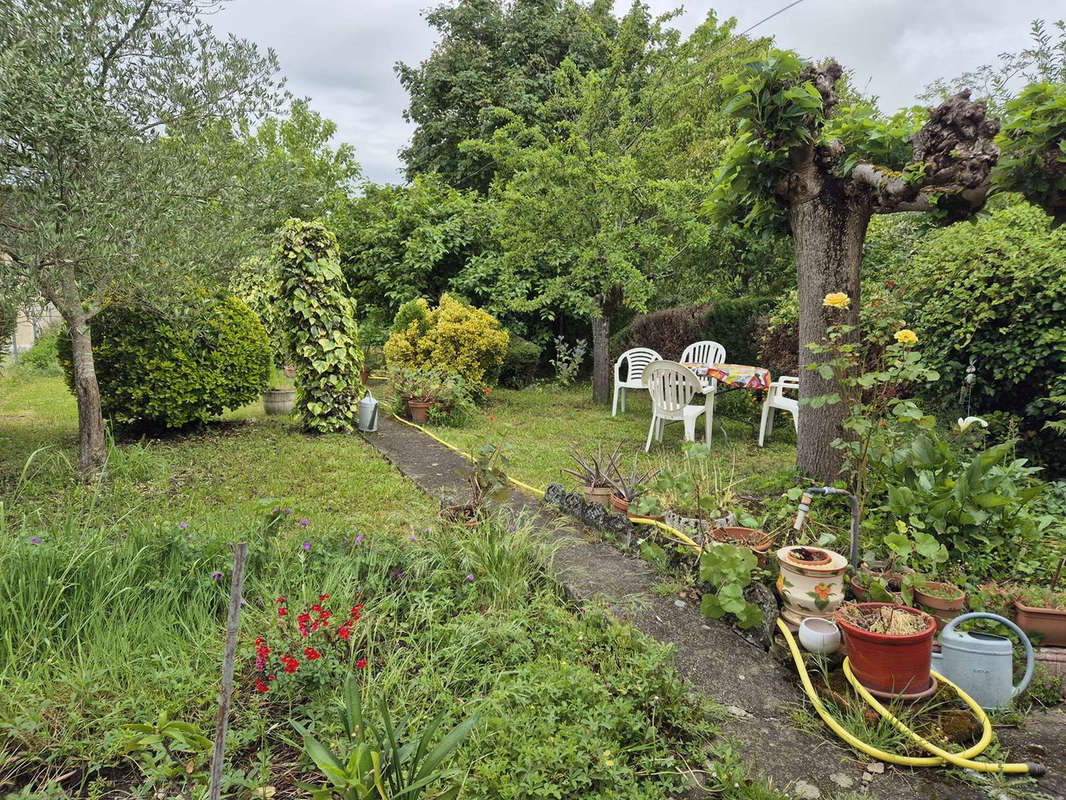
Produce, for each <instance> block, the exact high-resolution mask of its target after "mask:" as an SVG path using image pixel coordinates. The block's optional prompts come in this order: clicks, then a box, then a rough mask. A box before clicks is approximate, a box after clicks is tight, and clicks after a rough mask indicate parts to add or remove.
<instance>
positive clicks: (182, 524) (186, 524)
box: [178, 522, 189, 530]
mask: <svg viewBox="0 0 1066 800" xmlns="http://www.w3.org/2000/svg"><path fill="white" fill-rule="evenodd" d="M178 527H179V528H181V529H182V530H185V529H186V528H188V527H189V523H188V522H179V523H178Z"/></svg>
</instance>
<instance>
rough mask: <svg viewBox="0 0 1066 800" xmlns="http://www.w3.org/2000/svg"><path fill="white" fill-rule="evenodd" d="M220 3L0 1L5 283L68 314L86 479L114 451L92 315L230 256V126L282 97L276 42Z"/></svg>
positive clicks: (0, 205)
mask: <svg viewBox="0 0 1066 800" xmlns="http://www.w3.org/2000/svg"><path fill="white" fill-rule="evenodd" d="M222 4H223V3H222V0H90V2H76V1H75V0H15V2H10V3H5V4H4V13H3V14H2V15H0V170H2V173H0V187H2V188H0V251H2V252H3V253H5V254H6V256H7V257H6V258H5V259H3V260H2V261H0V270H3V272H4V273H5V274H4V275H0V285H8V284H12V285H26V286H29V287H31V288H32V289H33V290H34V291H35V292H36V293H37V294H39V295H40V296H41V297H43V298H45V299H47V300H48V301H49V302H51V303H52V304H54V305H55V307H56V308H57V309H58V310H59V313H60V314H61V315H62V316H63V319H64V320H65V321H66V323H67V326H68V328H69V332H70V337H71V344H72V355H73V363H74V388H75V394H76V396H77V402H78V422H79V454H78V466H79V471H80V473H81V474H82V476H83V477H91V476H92V475H94V474H95V473H97V472H98V470H99V469H100V467H101V465H102V464H103V462H104V460H105V457H106V449H105V439H104V427H103V417H102V415H101V403H100V390H99V386H98V384H97V380H96V373H95V367H94V362H93V347H92V318H93V316H94V315H95V314H96V313H97V312H98V311H100V309H101V308H103V307H104V306H105V305H106V304H107V303H108V302H110V301H112V300H114V299H117V298H124V299H144V300H146V301H147V302H148V303H149V305H150V306H152V307H157V308H158V307H161V306H162V307H164V309H165V300H164V298H166V297H168V296H174V295H176V294H177V293H178V292H177V289H179V288H182V287H184V286H185V285H186V284H187V283H188V281H189V280H190V278H195V277H196V275H197V274H198V273H199V272H202V271H203V270H210V269H211V268H212V267H217V266H219V265H221V264H223V263H227V262H228V263H232V260H233V255H232V253H230V252H227V245H228V244H231V243H235V242H236V241H237V238H238V237H237V236H236V235H233V228H232V227H231V226H233V225H234V224H236V223H239V222H240V220H239V219H238V210H239V208H240V203H239V202H237V200H238V199H239V198H237V197H235V196H234V194H233V193H234V191H235V190H236V189H237V187H236V181H235V180H234V175H233V170H232V168H231V164H230V159H231V157H232V155H233V152H234V150H233V148H232V145H233V142H234V136H233V133H234V132H235V131H236V130H237V129H238V125H239V123H240V122H242V121H244V120H246V119H249V118H256V117H258V116H259V115H261V114H262V113H263V112H265V111H267V110H269V109H272V108H274V107H276V106H277V105H278V103H279V102H280V100H281V97H280V87H279V85H278V84H277V83H276V81H275V79H274V75H275V74H276V69H277V64H276V59H275V57H274V54H273V53H272V52H265V53H264V52H260V51H259V50H258V49H257V48H256V46H255V45H253V44H250V43H249V42H246V41H242V40H239V39H236V38H232V37H231V38H229V39H226V40H222V39H219V38H217V37H216V36H215V35H214V33H213V32H212V30H211V28H210V26H208V24H207V23H206V22H205V21H204V19H203V17H204V15H206V14H210V13H211V12H213V11H215V10H217V9H218V8H219V7H221V5H222ZM172 290H173V291H172Z"/></svg>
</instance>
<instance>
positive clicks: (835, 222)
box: [714, 51, 999, 480]
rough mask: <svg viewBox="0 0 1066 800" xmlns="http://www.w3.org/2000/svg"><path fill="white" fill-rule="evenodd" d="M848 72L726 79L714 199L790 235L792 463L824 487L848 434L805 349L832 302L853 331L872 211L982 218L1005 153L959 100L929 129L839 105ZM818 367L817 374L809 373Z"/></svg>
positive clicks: (774, 70) (826, 376) (758, 70)
mask: <svg viewBox="0 0 1066 800" xmlns="http://www.w3.org/2000/svg"><path fill="white" fill-rule="evenodd" d="M842 75H843V70H842V69H841V67H840V65H838V64H837V63H836V62H835V61H832V60H830V61H827V62H825V63H823V64H821V65H818V66H815V65H812V64H807V63H804V62H803V61H801V60H800V59H799V58H797V57H796V56H795V55H794V54H792V53H788V52H782V51H770V52H769V53H768V54H767V55H766V56H765V57H763V58H760V59H757V60H755V61H753V62H751V63H750V64H749V66H748V69H747V70H746V71H745V72H744V73H742V74H740V75H737V76H735V77H732V78H730V79H729V80H728V82H727V86H728V87H729V88H730V89H732V91H733V94H734V98H733V100H732V101H731V102H730V104H729V106H728V111H729V112H730V113H732V114H734V115H736V116H737V117H738V118H739V119H740V128H739V131H738V133H737V135H736V136H735V137H734V140H733V142H732V145H731V147H730V149H729V152H728V154H727V156H726V159H725V163H724V164H723V166H722V168H721V170H720V172H719V174H718V176H717V182H716V187H715V195H714V197H715V201H716V203H717V206H718V208H719V210H720V211H722V212H724V213H725V214H726V216H728V217H729V218H734V219H735V218H740V219H742V220H743V221H744V222H745V223H747V224H751V225H755V226H759V227H769V228H773V229H777V230H790V231H791V234H792V239H793V242H794V245H795V253H796V274H797V282H798V286H799V336H800V339H799V341H800V354H799V356H800V398H801V399H802V400H803V401H804V402H803V403H802V404H801V405H800V421H799V427H800V431H801V434H800V437H799V444H798V448H797V464H798V466H799V468H800V470H801V471H802V472H804V473H805V474H808V475H811V476H813V477H816V478H818V479H822V480H831V479H834V478H835V477H836V475H837V473H838V472H839V469H840V455H839V451H838V450H836V449H834V448H832V447H830V446H829V443H830V442H832V441H833V440H834V439H837V438H838V437H839V436H840V435H841V434H842V430H843V429H842V423H843V414H844V408H843V404H841V403H825V402H821V401H814V402H813V403H812V400H813V399H814V398H823V397H832V396H834V395H838V394H839V390H838V387H837V386H836V385H835V382H834V380H833V376H832V370H831V369H829V368H828V366H827V365H824V364H822V365H819V362H820V361H821V360H822V359H821V356H820V355H819V354H817V353H813V352H812V351H811V350H810V349H809V348H808V347H807V346H806V345H808V344H810V343H819V342H821V341H822V340H823V339H824V338H825V335H826V330H827V321H828V317H827V314H826V309H825V308H823V299H824V298H825V296H826V295H828V294H831V293H836V292H843V293H844V294H846V295H847V297H848V298H849V308H848V314H847V319H846V320H845V322H846V324H848V325H850V326H854V327H853V330H854V331H856V333H855V334H854V335H858V334H857V330H858V328H857V324H858V311H859V304H860V296H859V287H860V265H861V262H862V249H863V241H864V239H865V236H866V229H867V226H868V225H869V223H870V219H871V217H872V216H873V215H874V214H886V213H891V212H898V211H923V210H924V211H935V212H936V213H937V214H939V215H940V216H941V217H942V218H943V219H946V220H950V219H958V218H963V217H966V216H968V215H970V214H972V213H973V212H975V211H976V210H977V209H979V208H980V207H981V206H982V205H983V203H984V201H985V198H986V196H987V194H988V191H989V188H990V174H991V171H992V168H993V166H994V165H995V164H996V161H997V158H998V155H999V151H998V148H997V146H996V144H995V143H994V138H995V135H996V133H997V132H998V130H999V124H998V121H997V120H995V119H994V118H990V117H989V116H988V114H987V109H986V107H985V106H984V104H982V103H974V102H972V101H971V100H970V99H969V94H968V93H966V92H962V93H959V94H957V95H955V96H953V97H951V98H949V99H947V100H945V101H944V102H943V103H942V104H941V105H940V106H938V107H937V108H935V109H930V111H929V114H928V118H927V119H925V120H924V124H921V123H922V120H920V119H919V117H918V116H917V115H916V114H915V113H913V112H910V111H904V112H901V113H900V114H897V115H896V116H894V117H885V116H884V115H883V114H881V113H879V112H878V111H877V110H876V109H875V108H874V107H872V106H870V105H868V104H866V103H863V102H861V101H853V102H848V103H841V102H840V95H839V94H838V85H839V84H840V81H841V77H842ZM812 365H813V368H809V367H811V366H812Z"/></svg>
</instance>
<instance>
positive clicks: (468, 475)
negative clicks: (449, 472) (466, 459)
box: [440, 442, 511, 527]
mask: <svg viewBox="0 0 1066 800" xmlns="http://www.w3.org/2000/svg"><path fill="white" fill-rule="evenodd" d="M509 452H510V447H509V446H508V445H507V444H500V445H495V444H492V443H490V442H486V443H485V444H484V445H482V446H481V449H480V450H478V452H477V454H476V455H475V456H474V459H473V461H472V462H471V464H470V466H469V467H468V468H466V469H463V470H459V471H458V472H459V474H460V475H462V476H463V478H465V479H466V482H467V485H469V487H470V502H469V503H466V504H457V505H449V506H445V507H444V508H442V509H441V512H440V518H441V519H442V520H443V521H445V522H454V523H457V524H463V525H466V526H467V527H473V526H475V525H477V524H478V522H479V521H480V520H481V517H482V516H483V514H484V508H485V501H486V500H494V501H497V502H500V501H502V500H504V499H505V498H506V497H507V494H508V492H509V491H510V484H509V482H508V480H507V468H508V467H509V466H510V464H511V460H510V457H509V455H508V453H509Z"/></svg>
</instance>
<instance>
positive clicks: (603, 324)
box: [592, 311, 611, 405]
mask: <svg viewBox="0 0 1066 800" xmlns="http://www.w3.org/2000/svg"><path fill="white" fill-rule="evenodd" d="M610 330H611V318H610V315H609V314H608V313H607V312H605V311H604V312H601V314H600V316H598V317H596V318H594V319H593V320H592V401H593V402H594V403H600V404H602V405H607V404H608V403H610V402H611V365H610V363H609V361H610V359H609V357H608V353H607V341H608V337H609V336H610Z"/></svg>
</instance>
